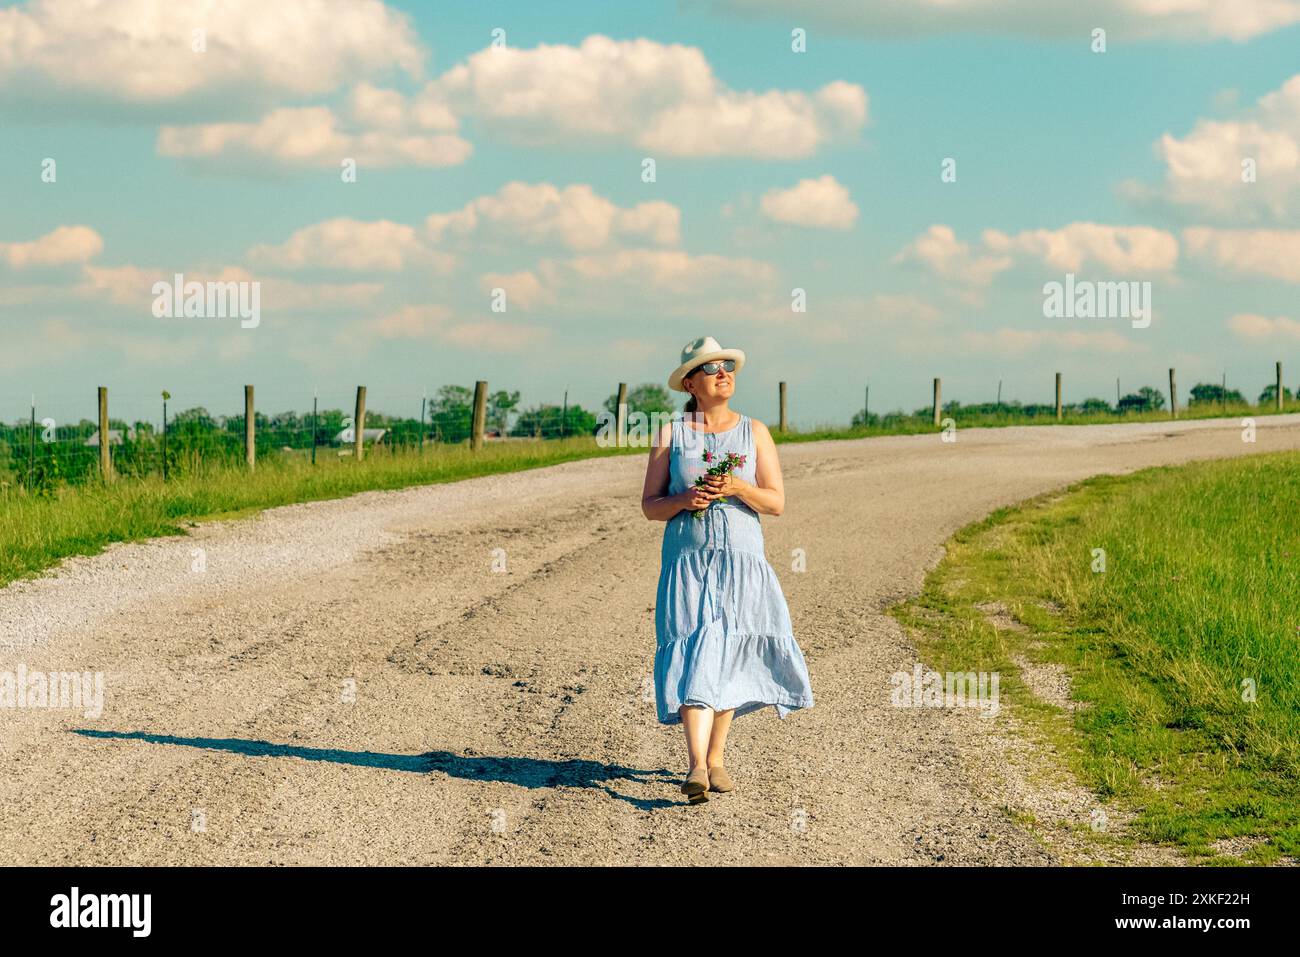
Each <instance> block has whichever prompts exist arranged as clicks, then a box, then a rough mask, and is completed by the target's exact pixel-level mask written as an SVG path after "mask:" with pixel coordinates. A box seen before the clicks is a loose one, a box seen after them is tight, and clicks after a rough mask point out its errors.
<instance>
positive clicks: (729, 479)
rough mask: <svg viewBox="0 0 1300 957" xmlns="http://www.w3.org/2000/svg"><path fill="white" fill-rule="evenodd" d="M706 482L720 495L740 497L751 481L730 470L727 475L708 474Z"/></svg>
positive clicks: (705, 477) (705, 478)
mask: <svg viewBox="0 0 1300 957" xmlns="http://www.w3.org/2000/svg"><path fill="white" fill-rule="evenodd" d="M704 481H705V483H706V484H707V485H708V486H709V488H711V489H713V491H715V492H717V493H718V494H719V495H734V496H736V497H737V498H739V497H740V493H741V492H743V491H744V490H745V489H746V488H748V487H749V483H747V482H745V481H744V480H743V479H739V478H737V477H736V476H734V475H732V474H731V473H730V472H728V473H727V474H726V475H706V476H704Z"/></svg>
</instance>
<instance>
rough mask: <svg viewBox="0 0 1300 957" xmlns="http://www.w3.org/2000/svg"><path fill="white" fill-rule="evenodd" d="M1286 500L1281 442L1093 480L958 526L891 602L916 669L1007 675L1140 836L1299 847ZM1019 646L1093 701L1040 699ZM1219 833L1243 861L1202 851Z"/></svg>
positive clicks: (1010, 690) (1248, 847)
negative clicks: (904, 594) (917, 657)
mask: <svg viewBox="0 0 1300 957" xmlns="http://www.w3.org/2000/svg"><path fill="white" fill-rule="evenodd" d="M1297 502H1300V453H1294V452H1289V453H1282V454H1273V455H1260V456H1250V457H1246V458H1241V459H1234V460H1229V461H1219V462H1206V463H1198V464H1194V465H1187V466H1180V467H1170V468H1158V469H1149V470H1145V471H1143V472H1139V473H1136V474H1133V475H1129V476H1124V477H1099V478H1095V479H1090V480H1088V481H1085V482H1083V483H1080V484H1079V485H1077V486H1074V487H1073V488H1072V489H1070V490H1069V491H1068V492H1066V493H1064V494H1061V493H1057V494H1053V495H1049V496H1043V497H1041V498H1039V499H1036V500H1034V501H1032V502H1030V503H1026V504H1025V505H1023V506H1020V507H1017V508H1013V509H1003V510H1000V511H999V512H996V513H994V514H993V515H991V516H989V517H988V518H987V519H985V520H983V521H981V522H978V523H976V524H974V525H972V526H970V527H968V528H966V529H963V530H962V531H961V532H960V533H958V534H957V535H956V536H955V537H954V539H953V540H952V542H950V544H949V549H948V552H947V555H946V556H945V558H944V559H943V561H942V562H941V563H940V564H939V566H938V567H937V568H936V569H935V570H934V572H933V573H932V574H931V575H930V576H929V578H928V580H927V582H926V584H925V587H924V589H923V592H922V594H921V595H920V596H919V597H918V598H917V599H915V600H914V601H910V602H904V603H901V604H900V605H898V606H895V608H894V609H892V611H893V613H894V614H895V616H896V617H898V618H899V620H900V621H902V622H903V623H904V624H906V625H908V626H909V628H911V629H913V630H914V632H915V633H916V634H917V635H918V640H919V642H920V646H921V651H922V655H923V657H924V658H925V660H926V661H927V662H928V663H929V665H930V667H933V668H935V669H936V670H940V671H943V670H954V671H956V670H961V671H967V670H985V671H994V670H996V671H999V672H1001V674H1002V675H1003V683H1002V691H1003V695H1004V697H1005V699H1006V700H1007V701H1008V702H1009V703H1010V704H1011V706H1012V707H1015V708H1017V709H1018V713H1020V714H1022V715H1024V716H1025V717H1026V718H1028V719H1029V724H1028V727H1030V728H1031V733H1033V734H1041V735H1044V736H1045V738H1046V739H1049V740H1050V741H1051V742H1052V743H1054V744H1055V745H1057V746H1058V749H1059V750H1060V751H1061V753H1063V754H1065V755H1067V756H1068V759H1069V761H1070V763H1071V764H1072V766H1073V767H1074V770H1075V771H1076V772H1077V773H1078V774H1079V776H1080V778H1081V780H1082V781H1083V782H1084V783H1085V784H1086V785H1087V786H1089V787H1091V788H1093V789H1094V790H1095V791H1096V793H1097V794H1098V795H1099V797H1100V798H1101V799H1102V800H1104V801H1111V800H1113V801H1119V802H1122V803H1123V805H1124V806H1125V807H1127V808H1128V809H1130V810H1132V811H1134V812H1135V813H1136V816H1135V818H1134V819H1133V825H1132V831H1133V833H1134V835H1135V837H1136V838H1137V839H1140V840H1145V841H1149V842H1154V843H1160V844H1167V845H1172V846H1175V847H1178V848H1180V849H1182V850H1183V851H1185V852H1186V853H1188V854H1189V855H1190V856H1191V858H1192V859H1193V860H1196V861H1198V862H1206V863H1212V864H1230V863H1239V862H1241V861H1245V862H1249V863H1261V864H1266V863H1271V862H1274V861H1276V860H1277V859H1278V858H1279V857H1282V856H1289V857H1297V856H1300V575H1297V573H1296V567H1297V563H1300V513H1298V512H1297V508H1296V504H1297ZM1094 549H1103V550H1104V553H1105V571H1104V572H1099V571H1096V570H1094V567H1093V566H1094V562H1095V557H1094V556H1095V553H1094ZM990 601H1001V602H1003V603H1005V604H1006V605H1007V607H1008V608H1009V609H1010V610H1011V612H1012V614H1013V615H1014V616H1015V617H1016V618H1018V619H1019V620H1020V621H1021V622H1023V623H1024V624H1025V625H1027V626H1028V629H1029V630H1028V631H1027V632H1017V631H1014V630H1011V629H1006V628H1003V629H998V628H995V627H993V626H992V625H991V624H989V623H988V622H987V620H986V619H985V616H984V615H983V613H982V612H981V611H980V610H979V609H978V608H976V607H975V605H976V604H977V603H984V602H990ZM1015 657H1023V658H1025V659H1028V660H1029V661H1031V662H1034V661H1037V662H1056V663H1059V664H1061V665H1064V666H1065V667H1066V668H1067V669H1068V670H1069V672H1070V673H1071V675H1072V678H1073V696H1074V698H1076V699H1077V700H1079V701H1081V702H1089V703H1090V704H1089V705H1087V706H1085V708H1084V709H1083V710H1079V711H1077V712H1074V713H1072V714H1071V713H1067V712H1065V711H1063V710H1062V709H1058V708H1056V707H1054V706H1051V705H1048V704H1045V703H1042V702H1039V701H1037V700H1036V699H1034V698H1033V697H1032V696H1031V695H1030V694H1029V692H1028V690H1027V688H1026V687H1025V685H1024V684H1023V682H1021V681H1019V680H1018V678H1017V675H1018V670H1017V668H1016V666H1015V665H1014V664H1013V661H1012V659H1013V658H1015ZM1250 689H1253V697H1254V700H1253V701H1252V700H1250V698H1251V695H1250V694H1248V690H1250ZM1231 838H1244V839H1246V842H1245V849H1244V850H1243V851H1242V853H1241V854H1240V856H1236V855H1225V854H1221V853H1217V852H1216V851H1215V850H1214V848H1213V847H1212V845H1213V843H1214V842H1216V841H1219V840H1223V839H1231Z"/></svg>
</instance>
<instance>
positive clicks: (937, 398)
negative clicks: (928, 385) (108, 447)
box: [934, 377, 943, 429]
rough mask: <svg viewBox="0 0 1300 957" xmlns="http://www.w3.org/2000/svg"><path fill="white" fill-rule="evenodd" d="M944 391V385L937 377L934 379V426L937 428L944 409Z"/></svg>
mask: <svg viewBox="0 0 1300 957" xmlns="http://www.w3.org/2000/svg"><path fill="white" fill-rule="evenodd" d="M942 391H943V390H942V386H941V385H940V383H939V379H938V378H937V377H936V378H935V380H934V427H935V428H936V429H937V428H938V427H939V415H940V414H941V413H942V411H943V399H942V397H941V396H942Z"/></svg>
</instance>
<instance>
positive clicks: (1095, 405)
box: [1079, 399, 1110, 413]
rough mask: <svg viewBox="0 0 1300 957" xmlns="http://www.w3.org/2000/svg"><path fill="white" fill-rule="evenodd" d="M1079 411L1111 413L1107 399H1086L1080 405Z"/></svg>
mask: <svg viewBox="0 0 1300 957" xmlns="http://www.w3.org/2000/svg"><path fill="white" fill-rule="evenodd" d="M1079 411H1080V412H1087V413H1093V412H1109V411H1110V403H1109V402H1107V401H1106V400H1105V399H1084V400H1083V401H1082V402H1081V403H1079Z"/></svg>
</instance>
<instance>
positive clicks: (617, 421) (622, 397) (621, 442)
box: [614, 382, 627, 449]
mask: <svg viewBox="0 0 1300 957" xmlns="http://www.w3.org/2000/svg"><path fill="white" fill-rule="evenodd" d="M625 445H627V383H626V382H620V383H619V384H618V392H617V396H616V398H615V399H614V447H615V448H619V449H621V448H623V447H624V446H625Z"/></svg>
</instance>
